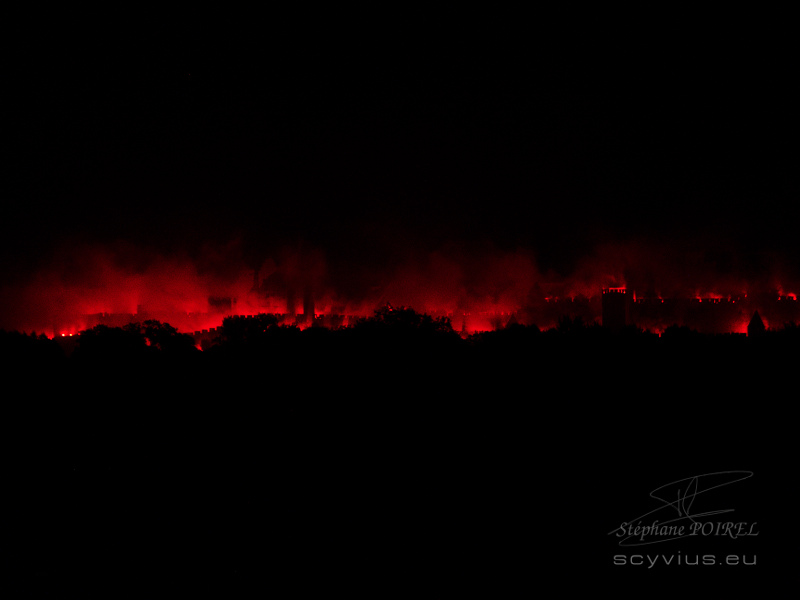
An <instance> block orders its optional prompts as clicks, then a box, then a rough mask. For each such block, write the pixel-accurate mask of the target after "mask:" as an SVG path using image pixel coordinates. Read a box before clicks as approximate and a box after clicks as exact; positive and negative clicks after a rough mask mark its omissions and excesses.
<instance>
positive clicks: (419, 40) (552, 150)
mask: <svg viewBox="0 0 800 600" xmlns="http://www.w3.org/2000/svg"><path fill="white" fill-rule="evenodd" d="M361 16H362V17H363V16H364V15H361ZM367 17H370V16H369V15H367ZM440 17H441V16H440ZM237 19H238V18H237ZM607 20H608V22H614V21H615V19H614V18H612V17H609V18H608V19H607ZM248 21H249V26H248V27H247V29H246V30H245V29H243V28H242V23H244V22H248ZM746 21H747V20H746V19H742V20H741V21H740V22H739V23H737V24H736V25H735V27H733V26H730V25H729V24H725V23H723V22H722V21H714V20H711V21H709V22H708V23H704V24H700V25H697V26H686V24H687V23H691V22H692V19H686V20H683V19H678V20H677V22H675V23H674V24H673V23H662V24H660V25H659V26H658V27H656V26H653V21H652V19H651V18H643V19H642V21H641V22H640V23H639V24H638V26H636V27H628V26H625V25H622V24H620V23H616V24H615V26H614V27H611V26H609V25H607V24H606V22H599V21H598V22H595V21H594V20H593V18H592V17H591V16H588V17H586V18H585V19H584V20H583V21H581V23H580V24H578V23H577V22H573V21H572V20H570V19H569V18H567V17H565V16H561V17H559V18H556V19H555V20H551V19H548V18H546V17H544V16H542V17H540V18H537V17H536V16H534V17H525V18H523V16H522V15H511V14H508V15H505V14H499V13H498V14H496V15H491V16H490V17H487V18H486V19H484V17H483V16H482V15H473V16H472V17H470V18H468V19H466V20H464V19H461V17H458V16H453V17H452V18H450V17H448V16H444V17H442V18H436V19H434V18H432V17H430V16H429V15H424V14H416V15H406V16H404V17H402V18H399V17H397V16H392V15H388V14H385V15H372V20H371V22H369V24H368V25H365V24H362V22H361V21H355V20H352V19H350V18H349V16H346V15H338V14H337V15H332V16H330V18H329V17H328V16H320V15H316V16H314V17H313V18H312V17H310V16H308V15H305V16H303V15H299V16H298V15H291V16H287V15H277V14H275V15H262V16H259V18H258V19H247V18H246V17H245V16H242V18H241V19H238V20H234V21H233V22H230V21H229V22H226V23H225V24H224V25H223V24H215V25H213V26H209V25H202V26H201V25H199V24H196V23H193V22H189V21H188V20H178V22H177V23H173V24H170V25H158V26H154V25H152V23H151V22H150V21H146V22H147V23H148V25H143V26H139V25H126V26H124V27H121V26H119V25H115V26H109V27H107V28H106V29H104V30H98V29H96V28H93V27H91V26H89V25H83V26H82V27H80V28H74V27H71V26H64V25H59V24H58V23H55V24H50V25H48V26H47V27H41V28H38V27H32V28H31V31H28V30H27V29H26V30H25V32H24V33H20V34H18V39H16V38H15V40H14V42H15V43H14V44H13V51H12V52H11V53H10V55H9V57H10V61H9V62H10V69H9V71H8V72H7V74H6V81H7V83H8V84H9V85H6V86H4V87H6V92H5V95H6V96H7V97H8V96H10V97H11V99H12V106H13V108H12V109H10V110H9V109H6V124H7V125H8V128H7V135H6V136H5V138H6V141H7V144H8V146H7V150H8V151H9V152H8V154H9V157H8V159H7V161H6V171H7V172H8V173H9V175H10V177H9V178H8V179H7V182H8V183H9V187H7V188H6V191H5V193H4V197H5V198H4V205H5V206H4V213H5V215H4V218H3V225H2V234H3V241H2V252H3V276H4V278H13V277H19V276H20V274H24V273H25V272H26V270H28V269H31V268H34V266H35V265H37V264H38V263H39V262H41V261H42V260H47V258H46V257H47V256H49V254H48V253H49V252H50V251H51V249H52V248H54V247H56V246H57V245H58V243H61V242H63V240H65V239H68V240H73V239H76V240H91V241H97V242H112V241H115V240H120V239H121V240H126V241H131V242H133V243H135V244H140V245H142V246H143V247H151V248H153V249H156V250H159V251H161V250H164V251H171V250H174V249H175V248H182V249H186V250H187V251H188V252H192V251H193V249H195V248H197V247H199V246H200V245H202V243H203V242H207V241H209V240H211V241H218V242H220V243H223V242H225V241H226V240H229V239H231V238H232V237H237V236H238V237H240V238H242V239H244V240H245V243H246V246H247V248H248V251H249V252H251V253H252V254H253V256H254V257H262V256H264V255H268V254H269V253H271V252H273V251H274V250H275V249H276V248H278V247H280V246H281V245H282V244H286V243H297V242H298V241H302V242H303V243H307V244H311V245H313V246H315V247H320V248H322V249H323V250H324V251H325V252H327V253H329V255H330V256H333V257H339V258H341V261H343V262H347V261H358V260H360V261H369V260H374V261H380V260H382V259H383V258H384V257H385V255H388V254H397V253H403V252H404V251H405V249H406V248H407V249H409V250H410V249H413V250H415V251H423V252H424V251H426V250H429V249H434V248H436V247H439V246H440V245H442V244H444V243H449V242H454V243H458V244H462V245H464V246H465V247H473V246H474V247H477V248H480V247H481V245H482V244H487V243H488V244H491V245H492V246H494V247H499V248H509V249H510V248H517V247H522V248H527V249H530V250H531V251H533V252H535V253H536V256H537V258H538V260H539V262H540V264H541V266H542V268H543V269H554V270H556V271H563V272H568V271H569V270H570V268H571V267H572V266H573V264H574V262H575V261H576V260H577V258H578V257H580V256H582V255H584V254H585V253H587V252H590V251H591V249H592V248H593V247H595V245H597V244H599V243H607V242H612V243H613V242H615V241H625V240H627V239H631V238H635V237H636V238H638V237H645V238H652V239H658V240H659V241H660V242H665V243H671V241H674V243H675V244H676V245H685V244H687V243H695V242H696V241H697V240H700V239H707V238H709V237H711V238H713V239H714V240H715V242H714V243H715V244H719V245H720V250H722V251H730V252H736V253H744V254H748V253H750V254H753V253H758V252H761V251H763V250H769V251H777V252H779V253H782V254H783V255H785V257H786V260H788V261H790V262H791V263H792V264H794V265H795V268H796V267H797V265H798V262H800V259H799V257H798V252H797V244H796V241H795V240H796V233H795V230H796V226H797V222H798V216H800V215H799V211H798V208H797V206H798V203H797V199H798V191H800V190H798V187H799V186H798V180H797V165H798V164H800V162H799V161H798V159H800V156H798V151H797V139H798V133H800V127H799V126H798V117H797V106H800V102H798V101H799V100H800V98H799V97H798V96H799V94H798V89H797V83H796V81H797V78H796V69H795V68H794V67H793V66H792V63H791V56H792V54H793V53H792V40H791V39H790V38H788V37H786V36H785V35H783V34H782V33H781V32H779V31H774V30H773V29H771V28H769V27H767V28H761V27H760V26H758V27H757V26H756V25H754V24H748V23H747V22H746ZM253 260H254V261H256V262H257V261H258V260H260V258H254V259H253Z"/></svg>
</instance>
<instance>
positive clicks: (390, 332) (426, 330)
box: [0, 307, 800, 363]
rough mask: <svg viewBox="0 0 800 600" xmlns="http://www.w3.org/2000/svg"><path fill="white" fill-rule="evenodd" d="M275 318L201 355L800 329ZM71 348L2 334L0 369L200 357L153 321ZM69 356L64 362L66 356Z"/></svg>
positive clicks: (587, 342)
mask: <svg viewBox="0 0 800 600" xmlns="http://www.w3.org/2000/svg"><path fill="white" fill-rule="evenodd" d="M280 321H281V320H280V318H279V316H278V315H273V314H259V315H255V316H251V317H241V316H230V317H226V318H225V319H224V320H223V323H222V326H221V327H220V328H219V330H218V332H219V335H218V336H217V337H216V338H214V339H213V340H204V341H203V343H202V350H204V351H205V352H204V353H202V354H204V355H205V357H206V359H208V358H213V357H234V358H238V359H242V358H248V357H252V358H258V357H271V358H280V357H284V358H291V357H296V358H298V357H299V354H298V353H300V354H305V353H307V352H312V353H314V354H317V355H319V357H320V358H322V357H323V356H324V355H325V354H326V353H328V354H329V358H330V359H334V360H335V359H336V358H337V357H342V356H343V355H347V354H352V353H355V354H363V355H365V356H366V357H371V358H377V357H379V356H380V354H381V353H386V354H390V355H392V356H393V357H395V358H396V357H398V356H403V355H404V353H408V352H411V353H415V355H417V356H418V355H420V354H422V355H425V356H438V357H439V358H440V359H447V358H448V356H449V355H452V356H453V357H462V358H463V357H464V356H466V355H467V354H477V355H483V356H484V357H485V356H486V355H487V354H489V355H491V354H493V353H499V354H502V355H508V354H520V353H521V354H523V355H525V354H529V353H530V352H532V351H538V350H547V349H548V348H550V349H555V348H560V347H564V346H565V345H566V346H571V347H579V346H584V347H586V348H593V347H594V346H596V345H604V346H607V347H614V348H618V349H621V348H636V349H640V348H651V349H659V348H660V349H667V348H672V347H676V346H678V347H681V348H682V349H684V350H690V349H691V350H695V351H697V350H703V351H705V350H709V349H711V350H719V351H724V350H726V349H736V350H741V349H743V348H748V347H754V346H756V345H758V347H759V348H761V349H763V348H764V347H775V348H778V347H779V348H781V349H784V350H791V349H792V348H795V347H796V346H797V345H798V343H799V342H800V327H798V326H797V325H796V324H794V323H786V324H784V326H783V327H781V328H779V329H774V330H767V331H766V332H764V334H763V335H761V336H759V337H758V338H757V339H754V338H746V337H745V336H741V335H732V334H731V335H719V334H717V335H709V334H703V333H699V332H698V331H696V330H694V329H690V328H689V327H686V326H680V325H677V324H675V325H672V326H670V327H668V328H666V330H664V331H663V332H662V334H661V335H660V336H659V335H657V334H654V333H651V332H649V331H646V330H643V329H641V328H638V327H636V326H628V327H626V328H623V329H622V330H621V331H619V332H611V331H609V330H608V329H606V328H604V327H602V326H600V325H599V324H597V323H585V322H584V321H583V320H582V319H581V318H580V317H576V318H570V317H563V318H561V320H560V321H559V323H558V324H557V326H556V327H553V328H550V329H546V330H541V329H540V328H539V327H537V326H536V325H520V324H512V325H509V326H507V327H505V328H502V329H498V330H494V331H487V332H480V333H476V334H473V335H470V336H466V337H462V336H461V335H459V334H458V333H457V332H456V331H455V330H454V329H453V327H452V324H451V322H450V320H449V319H448V318H446V317H438V318H436V317H432V316H430V315H427V314H422V313H418V312H416V311H414V310H413V309H409V308H400V309H395V308H390V307H386V308H384V309H381V310H378V311H376V312H375V315H374V316H372V317H365V318H362V319H359V320H358V321H357V322H356V323H355V324H353V325H351V326H348V327H341V328H336V329H328V328H325V327H317V326H313V327H309V328H306V329H303V330H301V329H300V328H299V327H297V326H296V325H285V324H280ZM70 343H71V344H72V345H73V346H74V350H73V351H71V352H65V350H64V349H63V346H62V344H61V343H59V341H58V340H51V339H49V338H47V337H46V336H45V335H44V334H37V333H36V332H31V333H29V334H26V333H21V332H17V331H11V332H7V331H4V330H0V356H1V357H2V359H3V361H4V362H9V361H25V362H41V363H52V362H58V361H63V360H66V359H67V358H69V360H71V361H73V362H86V361H106V362H108V361H113V362H118V361H124V360H145V361H147V360H154V361H158V360H169V359H183V360H185V359H190V360H191V359H197V360H199V359H200V358H199V357H200V355H201V352H200V347H198V344H197V343H196V342H195V340H194V339H193V338H192V336H190V335H189V334H186V333H181V332H179V331H178V330H177V329H175V328H174V327H172V326H171V325H169V324H168V323H161V322H159V321H155V320H149V321H144V322H143V323H131V324H129V325H126V326H124V327H108V326H106V325H97V326H95V327H93V328H91V329H88V330H85V331H82V332H81V333H80V335H79V336H76V337H75V338H74V339H73V338H71V339H70ZM67 355H69V357H68V356H67Z"/></svg>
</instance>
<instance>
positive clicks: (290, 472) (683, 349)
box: [4, 336, 799, 598]
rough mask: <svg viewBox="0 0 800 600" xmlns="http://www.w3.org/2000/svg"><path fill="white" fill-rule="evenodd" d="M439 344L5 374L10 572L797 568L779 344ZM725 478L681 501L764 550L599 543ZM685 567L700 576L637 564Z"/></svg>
mask: <svg viewBox="0 0 800 600" xmlns="http://www.w3.org/2000/svg"><path fill="white" fill-rule="evenodd" d="M523 337H524V336H523ZM537 339H538V338H537ZM448 340H449V338H448ZM440 341H441V340H439V341H433V342H432V341H431V339H428V338H426V339H425V340H424V343H422V342H421V341H420V340H415V339H404V340H403V341H402V343H400V342H398V341H397V339H393V340H392V341H391V342H388V341H386V340H383V341H381V338H380V336H378V337H375V338H374V339H372V340H371V341H370V343H369V344H356V343H354V344H343V345H342V346H340V347H336V346H335V345H334V346H326V345H325V343H324V342H320V343H319V344H309V345H306V346H287V347H285V348H276V347H274V346H273V347H271V348H270V349H269V350H265V349H264V348H261V349H260V350H259V351H253V350H252V348H250V350H251V351H250V352H248V351H246V350H242V349H240V350H239V351H237V352H228V353H225V352H216V353H215V352H204V353H197V354H193V355H191V357H187V356H183V355H182V356H180V357H171V358H170V357H167V358H165V357H163V356H158V357H156V356H148V357H146V358H143V357H141V356H138V357H135V358H134V357H131V356H128V357H127V359H125V360H121V359H120V357H119V356H116V355H113V354H110V355H104V356H101V355H92V356H88V357H87V356H84V357H83V358H82V359H81V358H80V356H78V357H75V356H73V357H71V358H70V359H68V360H64V359H61V358H57V359H52V360H50V359H47V358H42V357H41V356H39V357H36V359H35V360H34V359H32V358H31V357H27V358H24V359H22V358H20V359H19V360H17V361H16V362H14V361H10V360H8V357H6V358H7V360H6V363H5V364H6V365H8V366H9V369H8V372H7V374H6V377H5V380H6V384H7V392H6V394H5V395H4V407H5V419H4V423H5V424H6V431H7V440H8V441H9V444H8V446H7V447H8V448H9V450H8V455H7V456H8V459H9V465H10V480H9V479H7V486H6V488H5V489H6V490H7V494H8V496H10V497H11V499H12V500H13V502H12V507H11V508H7V509H6V517H7V519H8V521H7V522H8V523H9V525H12V526H13V529H15V530H19V532H20V534H21V535H20V536H19V537H18V538H15V541H14V543H13V548H12V549H13V555H14V571H15V572H16V573H17V574H19V575H20V576H21V578H22V580H23V581H24V582H25V585H26V588H27V590H28V592H29V595H31V596H35V597H42V596H44V595H45V594H46V593H47V592H55V593H56V594H57V595H65V594H67V593H69V594H72V593H93V592H96V593H102V594H104V595H106V596H115V595H117V594H119V593H120V592H123V591H128V590H137V591H139V592H144V593H160V592H166V593H174V594H180V593H183V592H186V591H198V590H203V591H210V592H212V593H218V594H225V596H226V597H228V596H232V597H235V596H237V595H241V594H243V593H244V592H246V591H247V592H259V593H264V594H267V595H272V596H274V597H308V596H312V595H313V596H316V595H318V594H337V595H338V594H344V595H346V596H348V597H370V598H374V597H423V598H456V597H464V596H469V597H523V596H527V597H530V596H532V595H534V594H536V593H537V592H538V591H541V590H542V589H545V587H544V586H550V585H551V584H552V585H554V586H556V589H560V590H564V592H566V591H568V590H576V591H598V590H606V589H610V590H612V591H613V592H614V593H616V594H617V595H622V596H623V597H625V596H631V597H633V596H636V597H647V596H649V595H650V594H651V593H659V592H662V591H665V590H666V591H675V592H676V593H679V592H682V591H683V592H686V591H687V590H692V589H707V590H710V591H714V592H725V591H729V590H730V591H732V590H736V591H739V592H742V591H750V592H765V591H767V590H768V589H769V588H771V586H772V585H774V584H775V583H776V582H777V581H779V580H787V579H788V577H789V576H790V575H791V574H792V573H793V572H795V564H794V562H793V561H794V558H793V556H792V555H791V554H787V552H789V550H788V548H790V547H791V543H792V541H793V533H792V532H793V527H792V526H791V523H792V522H793V513H794V510H793V509H794V507H795V498H796V491H797V476H796V456H797V442H796V422H795V421H794V419H793V417H792V415H793V414H794V412H793V410H792V409H793V405H794V404H795V403H796V402H797V397H798V394H797V382H796V365H797V364H799V363H798V361H797V358H798V348H797V345H796V342H794V341H791V340H789V341H786V340H783V341H777V342H776V341H775V339H773V338H770V339H768V340H766V341H763V342H762V343H759V340H748V339H745V340H741V339H739V340H736V341H731V340H728V341H726V342H724V343H722V342H717V343H711V342H709V341H708V340H705V341H702V340H698V339H688V340H679V341H676V342H675V343H673V344H671V345H664V344H661V343H660V342H659V341H654V340H651V339H648V340H645V339H639V338H636V339H633V341H632V339H628V338H623V337H612V338H603V339H602V340H593V339H587V338H579V339H577V338H564V339H556V338H553V339H550V340H548V341H547V342H542V340H539V341H537V342H531V340H530V339H521V340H516V341H515V340H512V339H511V338H506V339H505V341H503V342H502V343H499V342H498V343H495V344H493V345H492V344H487V345H485V346H483V347H481V348H480V349H475V348H465V347H464V346H463V345H458V344H456V345H452V346H451V345H449V344H450V341H446V342H442V343H440ZM17 381H18V382H21V384H22V385H21V388H17V391H11V390H12V389H13V387H12V386H11V382H17ZM723 471H743V472H752V474H753V475H752V477H750V478H749V479H746V480H744V481H740V482H738V483H734V484H731V485H729V486H727V487H725V488H724V489H718V490H715V491H709V492H708V493H705V494H697V495H696V496H695V495H692V494H687V493H686V488H687V487H689V483H687V484H685V485H679V486H678V488H679V489H681V490H682V491H680V492H678V491H676V492H675V498H674V499H676V500H677V499H678V498H679V497H681V494H682V495H683V498H684V500H683V504H682V505H680V506H683V507H684V508H685V509H686V511H688V512H689V514H697V513H701V512H710V511H714V510H721V509H731V508H733V509H735V512H734V513H725V514H721V515H718V516H717V517H713V518H712V520H714V521H717V520H723V521H737V522H738V521H744V522H747V523H748V524H750V523H752V522H756V523H757V525H756V530H757V531H758V533H759V535H758V536H750V537H744V538H740V539H731V538H730V537H725V536H708V537H702V536H696V537H693V538H688V539H681V540H675V541H672V542H664V543H660V544H654V545H651V546H643V547H635V548H629V547H620V546H619V541H620V540H619V539H618V538H617V537H616V536H614V535H608V534H609V532H611V531H612V530H614V529H615V528H617V527H619V525H620V523H621V522H623V521H628V520H631V519H635V518H637V517H638V516H640V515H643V514H644V513H646V512H648V511H650V510H652V509H654V508H657V507H658V506H660V505H663V502H659V501H657V500H655V499H653V498H651V497H649V493H650V492H651V491H653V490H655V489H656V488H658V487H659V486H662V485H665V484H668V483H670V482H675V481H678V480H681V479H683V478H689V477H692V476H695V475H703V474H708V473H717V472H723ZM703 485H704V484H703V480H702V479H701V480H700V483H699V487H700V488H702V486H703ZM672 500H673V498H670V501H672ZM662 514H663V516H660V517H659V520H660V521H662V522H663V521H668V520H669V519H670V518H674V517H677V516H679V512H678V508H675V507H673V508H670V509H668V510H664V511H662ZM670 515H672V516H670ZM706 519H708V517H706ZM787 545H788V548H787ZM784 548H787V549H784ZM637 553H638V554H640V555H642V557H643V558H641V559H638V558H636V555H637ZM678 554H680V556H681V557H682V558H686V557H689V559H690V560H691V559H693V558H694V557H695V556H700V557H701V561H700V562H701V563H702V562H703V561H705V562H710V560H711V559H709V558H708V557H709V556H710V557H712V558H713V559H714V562H713V564H700V565H698V566H690V565H686V564H682V565H677V564H675V563H670V564H664V563H662V562H659V563H658V564H655V565H654V566H652V567H651V568H648V563H647V560H648V558H647V557H651V558H652V557H653V556H656V555H662V556H664V557H665V559H666V558H669V557H670V556H674V557H677V555H678ZM729 555H737V556H740V557H741V556H744V558H745V560H746V561H748V562H749V561H752V558H753V557H755V560H756V565H754V566H753V565H743V564H741V563H740V564H738V565H728V564H726V563H725V560H726V558H725V557H727V556H729ZM620 556H623V557H624V562H625V564H615V561H616V562H622V561H623V558H619V557H620ZM615 557H617V558H615ZM703 557H705V558H703ZM639 560H643V561H644V564H643V565H642V566H638V565H636V564H631V563H636V562H638V561H639ZM673 560H674V559H673ZM698 585H701V586H702V587H696V586H698ZM687 586H688V587H687Z"/></svg>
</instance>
